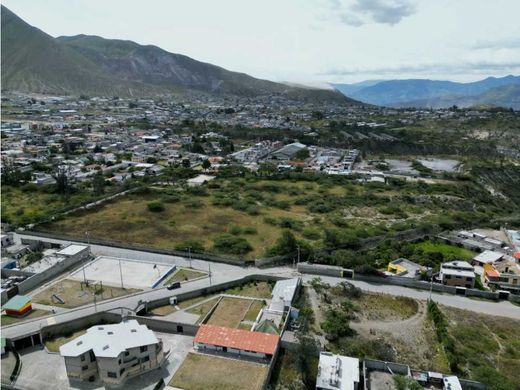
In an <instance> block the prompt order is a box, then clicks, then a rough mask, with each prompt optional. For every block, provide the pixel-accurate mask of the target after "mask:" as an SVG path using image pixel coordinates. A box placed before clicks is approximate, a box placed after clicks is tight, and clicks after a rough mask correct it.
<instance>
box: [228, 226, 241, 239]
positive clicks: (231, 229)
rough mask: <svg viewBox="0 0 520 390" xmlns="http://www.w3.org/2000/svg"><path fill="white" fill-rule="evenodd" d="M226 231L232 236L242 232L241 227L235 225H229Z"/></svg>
mask: <svg viewBox="0 0 520 390" xmlns="http://www.w3.org/2000/svg"><path fill="white" fill-rule="evenodd" d="M228 232H229V233H231V234H233V235H234V236H238V235H239V234H241V233H242V228H241V227H240V226H237V225H231V226H230V227H229V229H228Z"/></svg>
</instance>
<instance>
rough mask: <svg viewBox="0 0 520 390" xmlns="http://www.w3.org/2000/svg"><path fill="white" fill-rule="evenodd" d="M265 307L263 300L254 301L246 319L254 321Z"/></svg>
mask: <svg viewBox="0 0 520 390" xmlns="http://www.w3.org/2000/svg"><path fill="white" fill-rule="evenodd" d="M263 307H264V303H263V302H262V301H254V302H253V304H252V305H251V307H249V310H248V311H247V313H246V315H245V316H244V321H251V322H253V321H254V320H256V317H257V316H258V313H260V310H262V308H263Z"/></svg>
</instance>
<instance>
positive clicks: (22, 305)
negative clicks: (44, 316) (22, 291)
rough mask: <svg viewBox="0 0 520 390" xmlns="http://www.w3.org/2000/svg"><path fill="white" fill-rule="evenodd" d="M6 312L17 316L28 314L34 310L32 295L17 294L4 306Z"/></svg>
mask: <svg viewBox="0 0 520 390" xmlns="http://www.w3.org/2000/svg"><path fill="white" fill-rule="evenodd" d="M3 310H5V314H7V315H10V316H15V317H22V316H24V315H27V314H28V313H29V312H30V311H31V310H32V303H31V297H28V296H26V295H15V296H14V297H12V298H11V299H9V300H8V301H7V302H6V304H5V305H4V307H3Z"/></svg>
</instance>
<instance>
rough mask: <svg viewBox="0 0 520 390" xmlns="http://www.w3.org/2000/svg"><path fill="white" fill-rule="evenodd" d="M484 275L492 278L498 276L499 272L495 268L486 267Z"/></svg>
mask: <svg viewBox="0 0 520 390" xmlns="http://www.w3.org/2000/svg"><path fill="white" fill-rule="evenodd" d="M486 275H487V276H490V277H492V278H498V277H499V276H500V273H499V272H498V271H497V270H495V269H487V270H486Z"/></svg>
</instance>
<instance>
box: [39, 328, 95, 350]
mask: <svg viewBox="0 0 520 390" xmlns="http://www.w3.org/2000/svg"><path fill="white" fill-rule="evenodd" d="M85 333H87V331H86V330H78V331H77V332H74V333H72V334H69V335H66V336H61V337H54V338H52V339H48V340H45V341H44V343H45V347H47V349H48V350H49V352H60V347H61V346H62V345H63V344H67V343H68V342H69V341H71V340H74V339H75V338H76V337H78V336H81V335H82V334H85Z"/></svg>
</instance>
